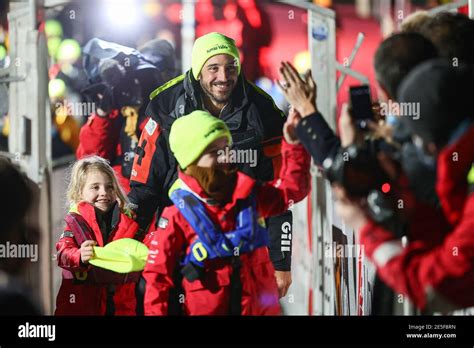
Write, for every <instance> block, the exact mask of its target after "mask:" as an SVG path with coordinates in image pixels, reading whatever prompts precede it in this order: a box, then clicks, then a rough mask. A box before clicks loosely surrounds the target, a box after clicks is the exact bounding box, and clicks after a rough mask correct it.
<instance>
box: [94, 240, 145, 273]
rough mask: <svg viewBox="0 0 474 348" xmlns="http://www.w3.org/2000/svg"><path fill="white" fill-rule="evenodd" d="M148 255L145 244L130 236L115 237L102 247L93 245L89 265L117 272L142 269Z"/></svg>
mask: <svg viewBox="0 0 474 348" xmlns="http://www.w3.org/2000/svg"><path fill="white" fill-rule="evenodd" d="M147 257H148V248H147V247H146V245H145V244H143V243H140V242H139V241H137V240H135V239H131V238H122V239H117V240H115V241H113V242H110V243H108V244H106V245H105V246H104V247H97V246H94V256H93V257H92V259H90V260H89V263H90V264H91V265H94V266H96V267H100V268H104V269H108V270H109V271H113V272H117V273H130V272H138V271H143V269H144V268H145V264H146V260H147Z"/></svg>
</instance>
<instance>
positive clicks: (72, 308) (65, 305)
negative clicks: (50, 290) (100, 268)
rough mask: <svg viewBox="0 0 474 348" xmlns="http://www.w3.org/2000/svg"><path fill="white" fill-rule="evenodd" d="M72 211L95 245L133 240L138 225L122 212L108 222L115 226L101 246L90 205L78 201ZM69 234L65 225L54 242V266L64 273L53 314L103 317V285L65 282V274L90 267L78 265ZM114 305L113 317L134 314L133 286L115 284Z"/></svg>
mask: <svg viewBox="0 0 474 348" xmlns="http://www.w3.org/2000/svg"><path fill="white" fill-rule="evenodd" d="M116 209H118V208H116ZM75 212H76V213H78V214H80V215H81V216H82V217H83V218H84V219H85V220H86V222H87V223H88V225H89V226H90V227H91V228H92V231H93V233H94V239H95V240H96V241H97V244H98V246H104V244H107V243H109V242H111V241H113V240H117V239H120V238H133V237H134V236H135V233H136V232H137V230H138V224H137V223H136V222H135V221H133V220H132V219H131V218H129V217H128V216H127V215H125V214H123V213H120V214H117V216H118V221H112V224H113V225H114V226H115V227H114V228H113V229H112V231H111V232H110V236H109V239H108V240H107V241H106V242H105V243H104V241H103V237H102V233H101V231H100V228H99V225H98V223H97V220H96V215H95V210H94V206H92V205H91V204H89V203H86V202H81V203H79V204H78V205H77V209H76V210H75ZM71 231H72V227H71V226H68V225H67V224H66V227H65V229H64V233H63V234H62V235H61V237H60V238H59V241H58V242H57V243H56V250H57V251H58V253H57V260H58V265H59V267H61V268H63V269H64V270H65V271H63V280H62V283H61V287H60V289H59V293H58V296H57V298H56V312H55V315H104V314H105V311H106V286H98V285H90V284H75V279H68V278H71V277H70V276H68V274H70V273H69V272H72V273H75V272H85V271H88V270H90V269H91V268H93V267H94V266H92V265H87V266H83V265H82V264H81V262H80V259H81V252H80V245H78V244H77V243H76V240H75V239H74V237H73V236H72V234H71ZM114 304H115V315H135V314H136V312H135V307H136V300H135V283H126V284H123V285H117V286H116V290H115V295H114Z"/></svg>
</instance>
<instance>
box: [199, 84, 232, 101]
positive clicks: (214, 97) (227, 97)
mask: <svg viewBox="0 0 474 348" xmlns="http://www.w3.org/2000/svg"><path fill="white" fill-rule="evenodd" d="M225 83H226V82H221V81H217V82H213V83H211V84H209V85H207V84H205V83H204V82H203V81H202V80H199V84H200V85H201V88H202V90H203V91H204V94H205V95H206V96H207V97H208V98H209V99H210V100H211V101H212V102H213V103H214V104H217V105H225V104H227V103H228V102H229V100H230V97H231V95H232V92H233V91H234V89H235V85H236V82H235V81H229V83H230V90H229V92H227V94H226V95H224V96H219V95H217V94H215V93H212V87H213V86H215V85H219V84H225Z"/></svg>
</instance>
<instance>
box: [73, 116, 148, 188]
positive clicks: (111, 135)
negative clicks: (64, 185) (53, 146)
mask: <svg viewBox="0 0 474 348" xmlns="http://www.w3.org/2000/svg"><path fill="white" fill-rule="evenodd" d="M147 121H148V118H146V119H145V120H143V121H142V122H140V124H139V126H138V127H137V136H138V137H140V134H141V131H142V130H143V128H144V127H145V124H146V122H147ZM122 126H123V117H122V115H121V114H120V112H119V110H113V111H112V112H111V113H110V114H109V115H107V116H106V117H100V116H98V115H96V114H92V115H91V116H89V119H88V120H87V123H86V124H84V125H83V126H82V128H81V132H80V134H79V141H80V143H79V146H78V148H77V150H76V157H77V159H81V158H83V157H85V156H89V155H97V156H100V157H102V158H105V159H106V160H108V161H109V162H110V164H111V165H112V167H113V169H114V171H115V174H116V175H117V178H118V179H119V183H120V185H121V186H122V188H123V190H124V191H125V193H126V194H128V193H129V192H130V178H129V177H124V176H123V175H122V163H121V161H122V154H123V151H124V150H125V151H129V150H130V149H122V146H121V144H120V143H121V140H125V139H124V138H125V137H127V135H126V134H125V132H124V131H123V130H122Z"/></svg>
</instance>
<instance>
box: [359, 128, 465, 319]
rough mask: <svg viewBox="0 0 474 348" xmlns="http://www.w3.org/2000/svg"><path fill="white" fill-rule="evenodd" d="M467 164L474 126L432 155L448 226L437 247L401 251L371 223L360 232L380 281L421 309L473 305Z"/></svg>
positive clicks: (418, 245) (418, 244) (421, 244)
mask: <svg viewBox="0 0 474 348" xmlns="http://www.w3.org/2000/svg"><path fill="white" fill-rule="evenodd" d="M473 161H474V127H471V128H470V129H468V131H467V132H465V133H464V134H463V135H462V136H461V137H460V138H459V139H458V140H457V141H456V142H455V143H453V144H451V145H448V146H446V147H445V148H443V150H442V151H441V153H440V154H439V156H438V168H437V184H436V191H437V193H438V196H439V198H440V201H441V205H442V208H443V212H444V214H445V216H446V218H447V220H448V221H449V222H450V224H451V226H452V227H451V231H449V233H447V234H446V237H445V238H444V240H443V241H442V243H441V244H439V245H437V246H433V245H432V243H430V241H428V240H422V239H419V240H417V241H415V242H411V243H409V244H408V245H407V247H406V248H402V246H401V244H400V241H399V240H397V239H395V237H394V236H393V234H392V233H390V232H389V231H386V230H384V229H383V228H382V227H380V226H378V225H377V224H375V223H374V222H369V223H368V224H367V225H366V226H364V227H363V228H362V230H361V231H360V238H361V243H362V244H363V245H364V248H365V249H364V250H365V253H366V255H367V256H368V257H369V258H370V259H372V260H373V261H374V263H375V265H376V266H377V268H378V272H379V274H380V276H381V278H382V279H383V280H384V281H385V282H386V283H387V284H388V285H389V286H390V287H392V288H393V289H395V290H396V291H398V292H400V293H402V294H405V295H408V296H409V297H410V299H411V300H412V301H413V302H414V303H415V304H416V305H417V306H418V307H419V308H421V309H423V310H426V311H442V312H446V311H450V310H453V309H455V308H463V307H469V306H474V290H473V289H474V233H473V231H474V194H473V193H472V192H471V193H469V187H468V182H467V174H468V172H469V170H470V168H471V165H472V163H473ZM426 228H427V229H428V228H430V229H432V230H433V231H434V232H436V233H435V234H436V235H438V232H439V229H440V228H441V227H440V226H439V225H437V224H436V223H431V226H428V224H426ZM426 232H427V233H426V234H428V233H429V230H427V231H426Z"/></svg>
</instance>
